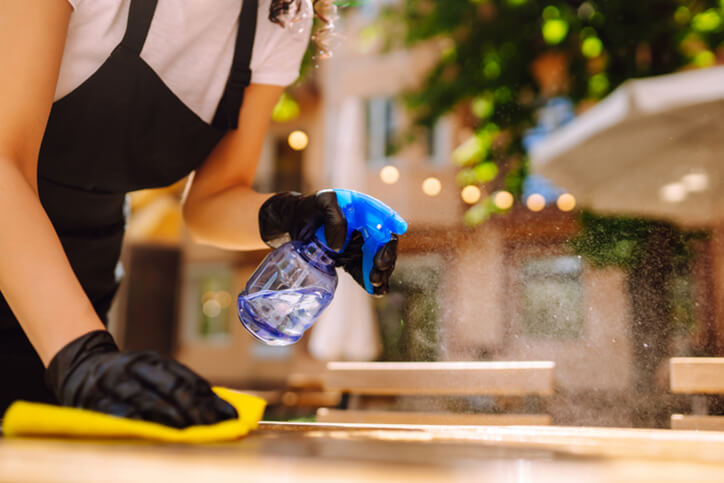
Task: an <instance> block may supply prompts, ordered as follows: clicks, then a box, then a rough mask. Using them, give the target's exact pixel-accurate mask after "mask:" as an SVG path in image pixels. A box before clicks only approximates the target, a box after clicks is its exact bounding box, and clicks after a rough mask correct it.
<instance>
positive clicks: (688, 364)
mask: <svg viewBox="0 0 724 483" xmlns="http://www.w3.org/2000/svg"><path fill="white" fill-rule="evenodd" d="M669 368H670V372H671V378H670V380H671V382H670V384H671V392H676V393H683V394H724V357H672V358H671V360H670V361H669Z"/></svg>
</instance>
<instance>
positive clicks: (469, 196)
mask: <svg viewBox="0 0 724 483" xmlns="http://www.w3.org/2000/svg"><path fill="white" fill-rule="evenodd" d="M480 195H481V193H480V188H478V187H477V186H473V185H467V186H466V187H465V188H463V190H462V191H461V192H460V196H461V197H462V198H463V201H464V202H465V203H467V204H469V205H472V204H475V203H477V202H478V201H479V200H480Z"/></svg>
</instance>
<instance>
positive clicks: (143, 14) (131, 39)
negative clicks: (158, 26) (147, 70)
mask: <svg viewBox="0 0 724 483" xmlns="http://www.w3.org/2000/svg"><path fill="white" fill-rule="evenodd" d="M157 2H158V0H131V7H130V9H129V10H128V23H127V25H126V34H125V35H124V36H123V40H121V45H123V46H124V47H125V48H127V49H128V50H130V51H132V52H134V53H136V54H137V55H141V49H143V44H144V43H145V42H146V36H147V35H148V30H149V29H150V28H151V20H152V19H153V12H154V11H155V10H156V3H157Z"/></svg>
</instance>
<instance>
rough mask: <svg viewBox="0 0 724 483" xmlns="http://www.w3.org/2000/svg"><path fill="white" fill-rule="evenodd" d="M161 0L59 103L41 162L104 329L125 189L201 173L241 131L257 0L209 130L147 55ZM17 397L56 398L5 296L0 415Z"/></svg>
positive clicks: (247, 4) (150, 4) (44, 192)
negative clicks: (230, 133)
mask: <svg viewBox="0 0 724 483" xmlns="http://www.w3.org/2000/svg"><path fill="white" fill-rule="evenodd" d="M156 2H157V0H132V1H131V6H130V10H129V14H128V23H127V27H126V33H125V35H124V37H123V40H122V41H121V43H120V44H119V45H118V46H117V47H116V48H115V49H114V50H113V52H112V53H111V55H110V56H109V57H108V59H106V61H105V62H104V63H103V65H102V66H101V67H100V68H99V69H98V70H97V71H96V72H95V73H94V74H93V75H92V76H91V77H89V78H88V79H87V80H86V81H85V82H83V83H82V84H81V85H80V86H79V87H78V88H77V89H75V90H74V91H72V92H71V93H70V94H68V95H67V96H65V97H63V98H62V99H59V100H58V101H56V102H55V103H54V104H53V106H52V109H51V112H50V117H49V119H48V124H47V127H46V130H45V136H44V137H43V141H42V144H41V149H40V156H39V160H38V191H39V196H40V201H41V203H42V205H43V207H44V208H45V211H46V212H47V213H48V216H49V217H50V220H51V221H52V223H53V226H54V228H55V230H56V232H57V233H58V236H59V237H60V240H61V242H62V244H63V249H64V250H65V253H66V255H67V256H68V259H69V260H70V264H71V266H72V267H73V270H74V271H75V274H76V276H77V277H78V279H79V280H80V283H81V285H82V286H83V289H84V290H85V292H86V294H87V295H88V297H89V298H90V300H91V302H92V303H93V306H94V308H95V310H96V312H97V313H98V316H99V317H100V318H101V320H103V322H104V323H106V317H107V312H108V309H109V307H110V305H111V301H112V299H113V296H114V294H115V292H116V289H117V287H118V282H119V279H120V275H119V273H118V270H117V265H118V259H119V257H120V253H121V242H122V239H123V233H124V228H125V223H126V210H125V197H126V193H127V192H129V191H134V190H139V189H144V188H153V187H160V186H167V185H169V184H172V183H174V182H176V181H178V180H179V179H181V178H183V177H184V176H186V175H188V174H189V173H190V172H191V171H193V170H194V169H196V168H197V167H199V165H200V164H201V163H202V162H203V161H204V159H205V158H206V156H207V155H208V154H209V152H210V151H211V150H212V149H213V148H214V146H215V145H216V144H217V143H218V142H219V140H220V139H221V137H222V136H223V135H224V133H225V132H226V131H227V130H229V129H234V128H236V127H237V120H238V116H239V109H240V107H241V103H242V100H243V96H244V89H245V88H246V86H247V85H249V82H250V79H251V71H250V68H249V63H250V60H251V52H252V47H253V43H254V34H255V31H256V18H257V0H244V2H243V5H242V9H241V14H240V16H239V30H238V34H237V39H236V47H235V51H234V58H233V62H232V67H231V71H230V73H229V78H228V81H227V84H226V88H225V91H224V93H223V96H222V98H221V101H220V102H219V105H218V108H217V111H216V114H215V115H214V119H213V121H212V123H211V124H208V123H206V122H205V121H204V120H202V119H201V118H199V117H198V116H197V115H196V114H195V113H194V112H193V111H191V110H190V109H189V108H188V107H187V106H186V105H185V104H184V103H183V102H182V101H181V100H180V99H179V98H178V97H176V95H175V94H174V93H173V92H171V90H170V89H169V88H168V87H167V86H166V85H165V84H164V83H163V81H162V80H161V79H160V78H159V77H158V75H157V74H156V73H155V72H154V71H153V70H152V69H151V67H149V66H148V64H146V63H145V62H144V61H143V60H142V59H141V57H140V53H141V49H142V48H143V44H144V42H145V40H146V36H147V34H148V30H149V27H150V25H151V20H152V18H153V13H154V11H155V8H156ZM209 8H212V7H209ZM2 256H12V254H7V253H6V254H2ZM37 275H38V276H39V277H42V276H43V274H42V273H39V274H37ZM37 303H43V301H42V300H38V301H37ZM47 323H48V324H52V323H54V321H52V320H48V321H47ZM16 399H25V400H32V401H52V400H53V397H52V396H51V394H50V392H49V391H48V390H47V388H46V387H45V385H44V384H43V365H42V363H41V361H40V358H39V357H38V356H37V354H36V353H35V351H34V350H33V347H32V346H31V344H30V342H29V341H28V339H27V337H26V336H25V334H24V333H23V331H22V329H21V327H20V325H19V324H18V322H17V320H16V319H15V317H14V316H13V314H12V312H11V311H10V308H9V307H8V305H7V303H6V302H5V299H4V298H2V296H0V415H1V414H2V412H1V411H4V409H5V407H6V406H7V405H8V404H9V403H10V402H12V401H13V400H16Z"/></svg>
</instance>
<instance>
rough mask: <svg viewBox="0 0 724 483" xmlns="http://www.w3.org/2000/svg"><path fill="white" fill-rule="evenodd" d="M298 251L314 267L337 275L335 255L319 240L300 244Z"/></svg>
mask: <svg viewBox="0 0 724 483" xmlns="http://www.w3.org/2000/svg"><path fill="white" fill-rule="evenodd" d="M296 249H297V253H299V255H301V257H302V258H303V259H304V260H306V261H307V262H308V263H309V264H310V265H312V266H313V267H315V268H317V269H319V270H321V271H323V272H326V273H329V274H333V273H336V270H335V269H334V256H335V253H334V252H333V251H332V250H330V249H328V248H327V247H325V246H324V245H322V244H321V243H319V242H318V241H317V240H312V241H310V242H308V243H300V244H299V245H297V247H296Z"/></svg>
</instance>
